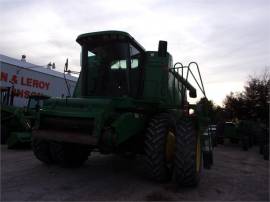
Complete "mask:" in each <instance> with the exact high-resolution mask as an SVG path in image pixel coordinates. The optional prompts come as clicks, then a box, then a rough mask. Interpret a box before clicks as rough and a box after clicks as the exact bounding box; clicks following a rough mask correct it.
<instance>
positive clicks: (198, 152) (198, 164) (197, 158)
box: [196, 137, 201, 172]
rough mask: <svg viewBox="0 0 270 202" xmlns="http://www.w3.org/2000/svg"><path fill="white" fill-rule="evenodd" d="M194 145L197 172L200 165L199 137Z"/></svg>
mask: <svg viewBox="0 0 270 202" xmlns="http://www.w3.org/2000/svg"><path fill="white" fill-rule="evenodd" d="M196 145H197V146H196V171H197V172H199V171H200V167H201V141H200V138H199V137H198V139H197V144H196Z"/></svg>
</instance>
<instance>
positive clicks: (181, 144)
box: [174, 120, 202, 186]
mask: <svg viewBox="0 0 270 202" xmlns="http://www.w3.org/2000/svg"><path fill="white" fill-rule="evenodd" d="M201 164H202V152H201V141H200V136H199V135H197V134H196V132H195V129H194V124H193V123H192V121H190V120H182V121H181V122H179V124H178V125H177V136H176V151H175V159H174V180H175V181H176V182H177V183H178V184H180V185H182V186H196V185H197V184H198V183H199V181H200V172H201Z"/></svg>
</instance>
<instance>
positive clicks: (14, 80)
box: [10, 75, 18, 84]
mask: <svg viewBox="0 0 270 202" xmlns="http://www.w3.org/2000/svg"><path fill="white" fill-rule="evenodd" d="M17 79H18V78H17V76H16V75H13V76H12V78H11V80H10V82H11V83H14V84H17Z"/></svg>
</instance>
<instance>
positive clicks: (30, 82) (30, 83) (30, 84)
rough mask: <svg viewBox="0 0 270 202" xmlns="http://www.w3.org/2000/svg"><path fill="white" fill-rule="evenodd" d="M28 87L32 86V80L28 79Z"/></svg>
mask: <svg viewBox="0 0 270 202" xmlns="http://www.w3.org/2000/svg"><path fill="white" fill-rule="evenodd" d="M26 85H27V86H32V79H31V78H27V79H26Z"/></svg>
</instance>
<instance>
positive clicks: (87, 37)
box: [76, 30, 145, 52]
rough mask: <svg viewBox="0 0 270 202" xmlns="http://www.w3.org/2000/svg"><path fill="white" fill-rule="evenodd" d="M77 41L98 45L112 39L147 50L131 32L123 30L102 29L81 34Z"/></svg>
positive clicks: (143, 50) (140, 49) (141, 50)
mask: <svg viewBox="0 0 270 202" xmlns="http://www.w3.org/2000/svg"><path fill="white" fill-rule="evenodd" d="M76 41H77V42H78V43H79V44H80V45H82V44H84V43H87V44H88V45H90V46H97V45H98V44H104V43H107V42H111V41H119V42H129V43H131V44H132V45H133V46H134V47H135V48H137V49H138V50H139V51H140V52H145V49H144V47H143V46H141V45H140V44H139V43H138V42H137V41H136V40H135V39H134V38H133V37H132V36H131V35H130V34H129V33H127V32H123V31H115V30H110V31H100V32H90V33H85V34H81V35H79V36H78V37H77V39H76Z"/></svg>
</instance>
